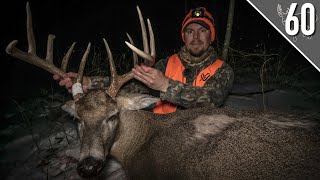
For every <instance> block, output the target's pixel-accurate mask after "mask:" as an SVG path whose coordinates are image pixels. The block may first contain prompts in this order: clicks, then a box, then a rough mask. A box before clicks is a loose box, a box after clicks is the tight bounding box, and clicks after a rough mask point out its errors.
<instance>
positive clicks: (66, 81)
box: [59, 78, 72, 86]
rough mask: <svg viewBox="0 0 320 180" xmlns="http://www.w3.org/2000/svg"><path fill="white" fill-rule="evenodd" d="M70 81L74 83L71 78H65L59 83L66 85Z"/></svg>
mask: <svg viewBox="0 0 320 180" xmlns="http://www.w3.org/2000/svg"><path fill="white" fill-rule="evenodd" d="M68 83H71V85H72V81H71V79H70V78H65V79H63V80H61V81H60V82H59V85H60V86H65V85H66V84H68Z"/></svg>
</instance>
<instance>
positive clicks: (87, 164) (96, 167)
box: [77, 156, 104, 178]
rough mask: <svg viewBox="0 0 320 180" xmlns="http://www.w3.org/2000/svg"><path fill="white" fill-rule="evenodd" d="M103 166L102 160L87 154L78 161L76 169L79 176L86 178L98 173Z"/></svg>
mask: <svg viewBox="0 0 320 180" xmlns="http://www.w3.org/2000/svg"><path fill="white" fill-rule="evenodd" d="M103 166H104V162H103V160H97V159H95V158H94V157H91V156H89V157H87V158H85V159H83V160H82V161H80V162H79V163H78V167H77V171H78V174H79V175H80V176H81V177H84V178H87V177H92V176H96V175H98V174H99V173H100V172H101V170H102V168H103Z"/></svg>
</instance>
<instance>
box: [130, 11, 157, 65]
mask: <svg viewBox="0 0 320 180" xmlns="http://www.w3.org/2000/svg"><path fill="white" fill-rule="evenodd" d="M137 10H138V15H139V20H140V24H141V31H142V39H143V46H145V45H148V40H147V34H146V27H145V24H144V21H143V17H142V14H141V11H140V9H139V7H138V6H137ZM148 30H149V35H150V46H151V55H150V54H149V48H148V49H147V51H146V48H145V47H144V51H141V50H140V49H138V48H136V47H135V46H134V45H132V44H130V43H128V42H127V41H125V43H126V44H127V46H128V47H129V48H130V49H131V50H132V51H134V52H136V53H137V54H138V55H139V56H140V57H142V58H143V59H144V60H145V61H144V63H145V64H146V65H147V66H153V65H154V63H155V57H156V53H155V45H154V44H155V43H154V34H153V30H152V26H151V23H150V20H148Z"/></svg>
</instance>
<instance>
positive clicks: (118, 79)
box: [103, 38, 133, 99]
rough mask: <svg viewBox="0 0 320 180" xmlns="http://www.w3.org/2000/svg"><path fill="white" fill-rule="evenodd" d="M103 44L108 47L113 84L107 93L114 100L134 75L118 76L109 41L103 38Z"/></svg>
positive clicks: (130, 73)
mask: <svg viewBox="0 0 320 180" xmlns="http://www.w3.org/2000/svg"><path fill="white" fill-rule="evenodd" d="M103 42H104V44H105V46H106V50H107V54H108V60H109V65H110V71H111V83H110V86H109V88H108V90H106V93H107V94H108V95H109V96H110V97H111V98H112V99H114V98H115V97H116V95H117V93H118V92H119V90H120V88H121V86H122V85H123V84H124V83H126V82H127V81H129V80H130V79H132V78H133V73H132V72H131V71H130V72H128V73H126V74H123V75H121V76H119V75H118V74H117V70H116V67H115V65H114V61H113V57H112V53H111V50H110V48H109V45H108V43H107V41H106V40H105V39H104V38H103Z"/></svg>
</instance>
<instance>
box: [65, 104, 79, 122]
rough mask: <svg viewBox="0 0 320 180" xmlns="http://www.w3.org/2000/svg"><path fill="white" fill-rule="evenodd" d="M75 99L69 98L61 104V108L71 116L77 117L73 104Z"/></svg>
mask: <svg viewBox="0 0 320 180" xmlns="http://www.w3.org/2000/svg"><path fill="white" fill-rule="evenodd" d="M75 102H76V101H75V100H70V101H67V102H66V104H65V105H63V106H62V107H61V108H62V109H63V110H64V111H66V112H67V113H69V114H70V115H71V116H73V117H75V118H77V119H79V116H78V114H77V111H76V104H75Z"/></svg>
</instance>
